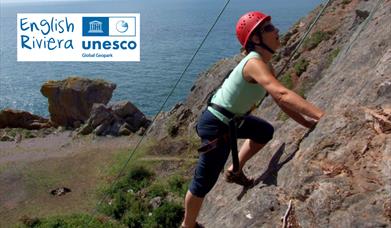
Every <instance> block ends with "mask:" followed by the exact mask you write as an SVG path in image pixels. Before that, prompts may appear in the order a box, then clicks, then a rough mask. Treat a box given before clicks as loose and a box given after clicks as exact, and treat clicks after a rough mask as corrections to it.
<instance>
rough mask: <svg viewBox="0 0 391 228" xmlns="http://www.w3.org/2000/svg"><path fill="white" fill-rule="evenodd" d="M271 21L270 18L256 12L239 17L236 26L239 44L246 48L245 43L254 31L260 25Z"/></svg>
mask: <svg viewBox="0 0 391 228" xmlns="http://www.w3.org/2000/svg"><path fill="white" fill-rule="evenodd" d="M271 19H272V18H271V17H270V16H268V15H265V14H263V13H261V12H258V11H254V12H248V13H246V14H244V15H243V16H241V17H240V19H239V21H238V23H237V24H236V36H237V37H238V40H239V42H240V44H241V45H242V46H243V47H246V44H247V41H248V39H249V37H250V35H251V33H252V32H253V31H254V29H255V28H256V27H257V26H258V25H260V24H261V23H263V22H265V21H270V20H271Z"/></svg>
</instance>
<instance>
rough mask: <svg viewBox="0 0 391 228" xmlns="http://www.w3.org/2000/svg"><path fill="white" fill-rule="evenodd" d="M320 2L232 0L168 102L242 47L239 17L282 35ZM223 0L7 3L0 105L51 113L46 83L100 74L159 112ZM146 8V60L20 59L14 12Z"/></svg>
mask: <svg viewBox="0 0 391 228" xmlns="http://www.w3.org/2000/svg"><path fill="white" fill-rule="evenodd" d="M321 2H322V1H321V0H295V1H292V0H274V1H266V0H258V1H256V0H249V1H246V0H240V1H239V0H231V2H230V4H229V5H228V8H227V9H226V11H225V12H224V14H223V15H222V17H221V18H220V20H219V22H218V23H217V25H216V26H215V28H214V30H213V31H212V33H211V34H210V36H209V38H208V39H207V40H206V42H205V44H204V46H203V47H202V49H201V50H200V52H199V53H198V55H197V57H196V58H195V60H194V62H193V64H192V65H191V66H190V68H189V69H188V71H187V73H186V74H185V76H184V77H183V80H182V81H181V83H180V84H179V85H178V87H177V89H176V90H175V92H174V94H173V96H172V97H171V98H170V100H169V101H168V103H167V105H166V106H165V108H164V109H165V110H169V109H170V108H171V107H172V106H173V105H174V104H175V103H177V102H180V101H183V100H184V99H185V98H186V96H187V94H188V92H189V90H190V88H191V86H192V84H193V82H194V81H195V79H196V77H197V75H198V74H199V73H200V72H202V71H205V70H206V69H207V68H208V67H209V66H211V65H212V64H213V63H214V62H215V61H217V60H219V59H221V58H226V57H230V56H232V55H234V54H237V53H238V52H239V49H240V46H239V43H238V41H237V40H236V36H235V24H236V21H237V19H238V18H239V17H240V16H241V15H242V14H244V13H245V12H247V11H252V10H260V11H263V12H265V13H267V14H270V15H271V16H272V21H273V23H274V24H275V25H276V26H277V27H278V28H279V29H280V33H281V34H283V33H284V32H286V31H287V29H288V28H289V27H290V26H291V25H292V24H294V23H295V22H296V21H297V20H298V19H299V18H301V17H303V16H305V15H306V14H307V13H308V12H309V11H311V10H312V9H314V8H315V7H316V6H317V5H319V4H320V3H321ZM224 4H225V0H213V1H210V0H113V1H111V0H84V1H83V0H72V1H60V0H38V1H33V0H22V1H21V0H19V1H18V0H1V1H0V6H1V11H0V12H1V20H0V110H1V109H3V108H14V109H21V110H26V111H30V112H32V113H34V114H38V115H42V116H46V117H47V116H48V115H49V113H48V104H47V98H45V97H44V96H43V95H42V94H41V93H40V88H41V85H42V84H43V83H44V82H45V81H47V80H62V79H65V78H67V77H68V76H73V75H76V76H83V77H88V78H92V79H94V78H101V79H104V80H107V81H110V82H114V83H116V84H117V88H116V89H115V90H114V93H113V98H112V99H111V101H120V100H130V101H131V102H133V103H134V104H135V105H136V106H137V107H139V108H140V110H141V111H143V112H144V113H145V114H147V115H149V116H151V115H154V114H156V112H157V111H158V109H159V108H160V106H161V104H162V102H163V101H164V100H165V98H166V96H167V95H168V93H169V92H170V90H171V88H172V87H173V85H174V83H175V82H176V80H177V79H178V77H179V76H180V74H181V72H182V71H183V70H184V68H185V66H186V64H187V63H188V61H189V60H190V59H191V57H192V55H193V53H194V52H195V50H196V49H197V47H198V45H199V44H200V43H201V41H202V39H203V38H204V36H205V35H206V33H207V31H208V30H209V28H210V27H211V25H212V23H213V22H214V20H215V18H216V17H217V15H218V13H219V12H220V10H221V9H222V8H223V6H224ZM35 12H36V13H39V12H42V13H55V12H58V13H67V12H69V13H83V12H84V13H140V14H141V44H140V45H141V46H140V47H141V61H140V62H118V63H115V62H17V61H16V13H35Z"/></svg>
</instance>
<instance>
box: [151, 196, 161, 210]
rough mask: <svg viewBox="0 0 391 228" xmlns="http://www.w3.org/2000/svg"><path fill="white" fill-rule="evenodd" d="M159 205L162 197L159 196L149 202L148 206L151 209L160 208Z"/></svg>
mask: <svg viewBox="0 0 391 228" xmlns="http://www.w3.org/2000/svg"><path fill="white" fill-rule="evenodd" d="M161 204H162V197H160V196H157V197H154V198H152V199H151V200H150V201H149V206H151V207H152V208H153V209H156V208H158V207H160V205H161Z"/></svg>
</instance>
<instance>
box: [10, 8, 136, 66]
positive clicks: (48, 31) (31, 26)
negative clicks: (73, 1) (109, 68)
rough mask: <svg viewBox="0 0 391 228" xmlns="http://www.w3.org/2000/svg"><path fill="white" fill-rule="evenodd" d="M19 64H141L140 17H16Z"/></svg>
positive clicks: (34, 14)
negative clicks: (127, 62)
mask: <svg viewBox="0 0 391 228" xmlns="http://www.w3.org/2000/svg"><path fill="white" fill-rule="evenodd" d="M17 26H18V28H17V31H18V34H17V36H18V37H17V42H18V44H17V58H18V61H140V14H135V13H132V14H131V13H129V14H80V13H77V14H72V13H71V14H54V13H53V14H52V13H42V14H41V13H28V14H18V15H17Z"/></svg>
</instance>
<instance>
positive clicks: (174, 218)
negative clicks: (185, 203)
mask: <svg viewBox="0 0 391 228" xmlns="http://www.w3.org/2000/svg"><path fill="white" fill-rule="evenodd" d="M183 213H184V209H183V207H182V206H181V205H179V204H177V203H170V202H168V203H165V204H163V205H162V206H160V207H158V208H157V209H156V210H155V211H153V212H152V215H151V216H150V217H149V218H148V219H147V220H146V222H145V224H144V226H143V227H154V228H155V227H156V228H166V227H178V226H179V225H180V222H181V220H182V216H183Z"/></svg>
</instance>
